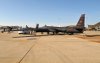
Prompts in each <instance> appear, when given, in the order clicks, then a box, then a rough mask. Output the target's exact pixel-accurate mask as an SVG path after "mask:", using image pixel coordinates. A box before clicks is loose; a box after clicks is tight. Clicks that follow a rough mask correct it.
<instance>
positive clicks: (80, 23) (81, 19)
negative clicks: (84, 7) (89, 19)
mask: <svg viewBox="0 0 100 63" xmlns="http://www.w3.org/2000/svg"><path fill="white" fill-rule="evenodd" d="M84 23H85V14H82V15H81V17H80V19H79V21H78V23H77V25H76V27H77V28H83V27H84V26H85V24H84Z"/></svg>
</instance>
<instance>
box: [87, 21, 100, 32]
mask: <svg viewBox="0 0 100 63" xmlns="http://www.w3.org/2000/svg"><path fill="white" fill-rule="evenodd" d="M88 30H94V31H100V22H98V23H96V24H94V25H88Z"/></svg>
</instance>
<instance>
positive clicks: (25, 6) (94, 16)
mask: <svg viewBox="0 0 100 63" xmlns="http://www.w3.org/2000/svg"><path fill="white" fill-rule="evenodd" d="M83 13H85V14H86V25H88V24H94V23H97V22H100V0H0V25H22V26H25V25H29V26H35V25H36V24H37V23H39V24H40V25H41V26H42V25H45V24H47V25H54V26H55V25H56V26H67V25H76V23H77V21H78V20H79V17H80V15H81V14H83Z"/></svg>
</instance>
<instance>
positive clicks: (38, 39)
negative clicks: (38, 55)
mask: <svg viewBox="0 0 100 63" xmlns="http://www.w3.org/2000/svg"><path fill="white" fill-rule="evenodd" d="M39 39H40V38H39ZM39 39H38V40H39ZM38 40H36V42H35V44H33V45H32V46H31V47H30V48H29V50H28V51H27V52H26V53H25V55H24V56H23V57H22V58H21V59H20V60H19V62H18V63H21V62H22V61H23V59H24V58H25V57H26V55H27V54H28V53H29V52H30V51H31V49H32V48H33V47H34V46H35V45H36V43H37V42H38Z"/></svg>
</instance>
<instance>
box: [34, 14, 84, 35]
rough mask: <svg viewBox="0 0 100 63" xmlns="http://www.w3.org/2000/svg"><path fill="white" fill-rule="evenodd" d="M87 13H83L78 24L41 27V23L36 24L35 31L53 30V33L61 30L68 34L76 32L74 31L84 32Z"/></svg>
mask: <svg viewBox="0 0 100 63" xmlns="http://www.w3.org/2000/svg"><path fill="white" fill-rule="evenodd" d="M84 23H85V14H82V15H81V17H80V19H79V21H78V23H77V25H76V26H66V27H55V26H43V27H39V24H37V25H36V28H35V29H34V31H35V32H41V33H43V32H47V33H48V34H49V32H52V33H53V34H58V33H59V32H62V33H67V34H70V35H72V34H74V33H83V31H84V29H85V27H84Z"/></svg>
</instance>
